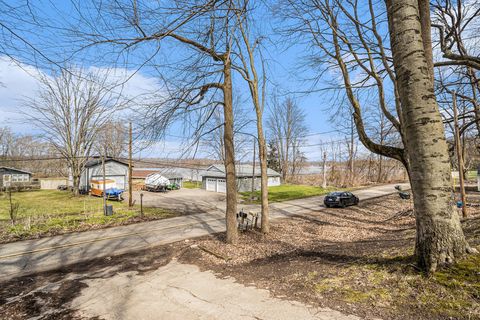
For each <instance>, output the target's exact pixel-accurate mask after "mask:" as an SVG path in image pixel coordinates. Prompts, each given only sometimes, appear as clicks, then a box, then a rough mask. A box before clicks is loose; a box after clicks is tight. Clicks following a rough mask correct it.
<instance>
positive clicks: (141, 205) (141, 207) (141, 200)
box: [140, 192, 143, 218]
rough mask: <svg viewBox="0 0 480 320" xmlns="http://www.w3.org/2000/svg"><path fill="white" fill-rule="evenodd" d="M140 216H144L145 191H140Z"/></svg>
mask: <svg viewBox="0 0 480 320" xmlns="http://www.w3.org/2000/svg"><path fill="white" fill-rule="evenodd" d="M140 217H142V218H143V192H142V193H140Z"/></svg>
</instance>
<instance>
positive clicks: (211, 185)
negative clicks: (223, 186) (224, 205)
mask: <svg viewBox="0 0 480 320" xmlns="http://www.w3.org/2000/svg"><path fill="white" fill-rule="evenodd" d="M216 189H217V179H209V178H207V191H217V190H216Z"/></svg>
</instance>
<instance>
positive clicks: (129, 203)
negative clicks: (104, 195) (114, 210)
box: [128, 122, 133, 208]
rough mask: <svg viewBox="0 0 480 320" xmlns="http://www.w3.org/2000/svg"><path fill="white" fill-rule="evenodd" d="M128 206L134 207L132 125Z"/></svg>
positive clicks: (129, 151)
mask: <svg viewBox="0 0 480 320" xmlns="http://www.w3.org/2000/svg"><path fill="white" fill-rule="evenodd" d="M128 135H129V139H128V206H129V207H130V208H131V207H133V178H132V175H133V164H132V123H131V122H130V124H129V130H128Z"/></svg>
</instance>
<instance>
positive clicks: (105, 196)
mask: <svg viewBox="0 0 480 320" xmlns="http://www.w3.org/2000/svg"><path fill="white" fill-rule="evenodd" d="M102 174H103V191H102V195H103V214H104V215H107V193H106V191H107V190H106V186H107V183H106V181H105V177H106V174H105V150H104V151H103V155H102Z"/></svg>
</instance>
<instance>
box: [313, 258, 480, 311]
mask: <svg viewBox="0 0 480 320" xmlns="http://www.w3.org/2000/svg"><path fill="white" fill-rule="evenodd" d="M394 259H395V260H397V261H402V260H405V259H407V257H404V259H402V258H401V257H396V258H394ZM312 275H314V273H313V272H310V273H309V274H308V275H307V276H306V277H305V281H306V282H307V284H309V285H310V287H311V288H313V290H314V291H315V292H317V293H318V294H319V295H320V296H325V295H328V296H329V297H333V298H334V299H338V300H340V301H343V302H345V303H349V304H368V305H373V306H376V307H385V308H389V309H391V310H398V309H402V310H410V311H411V312H412V313H414V312H417V311H418V310H421V312H422V313H424V314H430V315H432V318H444V317H445V318H448V317H450V318H455V319H480V255H471V256H468V257H466V258H465V259H463V260H460V261H459V262H458V263H456V264H455V265H452V266H450V267H446V268H444V269H441V270H439V271H438V272H436V273H435V274H433V275H432V276H429V277H427V276H425V275H423V274H420V273H418V272H417V271H416V270H415V269H414V268H413V266H412V267H411V268H409V267H406V264H405V263H404V262H403V263H402V262H399V263H398V264H396V263H393V264H392V265H381V264H375V263H365V264H353V265H350V266H347V267H343V268H339V270H338V273H337V274H336V275H331V276H328V277H325V275H323V277H324V278H320V277H322V275H318V277H317V278H316V279H315V277H314V276H312Z"/></svg>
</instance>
